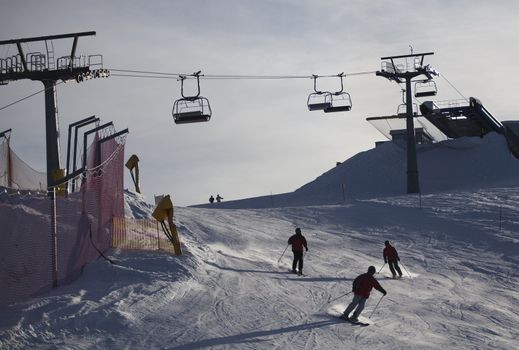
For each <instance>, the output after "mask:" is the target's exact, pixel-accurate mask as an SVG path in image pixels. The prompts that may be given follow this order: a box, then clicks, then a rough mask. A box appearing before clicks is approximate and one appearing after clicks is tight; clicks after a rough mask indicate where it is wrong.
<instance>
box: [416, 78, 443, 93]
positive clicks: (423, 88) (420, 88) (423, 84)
mask: <svg viewBox="0 0 519 350" xmlns="http://www.w3.org/2000/svg"><path fill="white" fill-rule="evenodd" d="M437 92H438V89H437V88H436V83H435V82H434V81H433V80H424V81H418V82H416V83H415V84H414V97H428V96H436V93H437Z"/></svg>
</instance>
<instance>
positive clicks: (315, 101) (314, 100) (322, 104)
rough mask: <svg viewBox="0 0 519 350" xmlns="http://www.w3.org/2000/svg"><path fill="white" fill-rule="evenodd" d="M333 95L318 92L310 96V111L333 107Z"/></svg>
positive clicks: (308, 102) (308, 103)
mask: <svg viewBox="0 0 519 350" xmlns="http://www.w3.org/2000/svg"><path fill="white" fill-rule="evenodd" d="M331 95H332V94H331V93H330V92H327V91H316V92H313V93H311V94H310V95H308V101H307V105H308V110H309V111H321V110H325V109H326V108H330V107H331V106H332V98H331Z"/></svg>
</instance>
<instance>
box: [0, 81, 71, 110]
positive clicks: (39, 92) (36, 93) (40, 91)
mask: <svg viewBox="0 0 519 350" xmlns="http://www.w3.org/2000/svg"><path fill="white" fill-rule="evenodd" d="M59 84H63V82H62V81H59V82H56V86H57V85H59ZM50 88H51V87H47V88H45V89H41V90H39V91H36V92H34V93H32V94H30V95H27V96H25V97H22V98H21V99H19V100H16V101H13V102H11V103H9V104H7V105H5V106H3V107H0V111H1V110H3V109H6V108H8V107H11V106H13V105H15V104H17V103H20V102H22V101H25V100H27V99H28V98H31V97H33V96H36V95H38V94H41V93H42V92H45V91H46V90H47V89H50Z"/></svg>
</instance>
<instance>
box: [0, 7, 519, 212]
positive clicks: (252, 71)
mask: <svg viewBox="0 0 519 350" xmlns="http://www.w3.org/2000/svg"><path fill="white" fill-rule="evenodd" d="M0 4H1V5H0V9H1V11H0V40H7V39H16V38H23V37H32V36H42V35H53V34H60V33H72V32H80V31H96V32H97V35H96V36H94V37H88V38H80V40H79V46H78V51H77V53H78V54H90V55H91V54H102V55H103V59H104V66H105V68H108V69H130V70H143V71H157V72H171V73H192V72H195V71H198V70H201V71H202V73H205V74H229V75H311V74H319V75H328V74H337V73H340V72H345V73H346V74H347V73H354V72H362V71H375V70H377V69H380V57H382V56H388V55H398V54H407V53H409V45H412V46H413V48H414V51H415V52H428V51H434V52H435V55H434V56H432V57H430V58H429V59H428V62H429V63H431V65H432V66H433V67H434V68H435V69H437V70H438V71H439V72H440V73H441V74H442V77H439V78H437V79H436V80H437V83H438V88H439V93H438V96H437V99H439V100H446V99H457V98H460V95H458V94H457V93H456V92H455V91H454V89H452V88H451V87H450V85H449V84H448V83H447V82H446V81H445V80H444V79H443V76H444V77H445V78H447V79H448V80H449V81H450V82H451V83H452V84H453V85H455V86H456V88H458V89H459V90H460V91H461V92H462V93H463V95H465V96H467V97H468V96H476V97H478V98H480V99H481V100H482V101H483V103H484V104H485V106H486V107H487V108H488V109H489V110H490V111H491V112H492V113H493V114H494V115H495V116H496V117H497V118H498V119H500V120H508V119H515V118H517V116H516V113H515V109H516V105H515V103H514V102H513V101H514V99H515V98H516V96H515V93H517V92H518V91H519V81H518V80H517V79H516V75H517V74H518V73H519V67H518V65H517V57H516V53H517V52H518V49H517V48H518V47H519V45H518V41H519V39H517V38H518V34H519V20H518V18H519V3H518V2H516V1H492V2H491V1H474V0H471V1H468V0H467V1H455V0H454V1H452V0H449V1H424V2H418V1H411V0H410V1H345V0H338V1H325V0H322V1H315V0H313V1H306V0H293V1H271V0H263V1H260V0H257V1H251V0H246V1H237V0H235V1H230V0H226V1H216V0H213V1H201V0H185V1H146V2H145V1H129V0H125V1H23V0H16V1H5V0H0ZM70 45H71V41H66V40H63V41H62V43H59V42H58V41H56V51H60V50H61V51H60V52H56V56H57V57H58V56H64V55H66V54H68V51H69V50H70ZM29 49H33V50H39V49H38V48H37V47H33V46H31V45H29V46H28V48H27V50H29ZM15 53H16V51H15V47H14V46H10V47H7V46H4V47H0V57H2V58H4V57H7V56H11V55H13V54H15ZM322 83H323V85H322V88H323V89H332V90H334V89H336V88H338V84H339V81H338V79H326V80H324V81H323V82H322ZM344 83H345V89H346V90H347V91H348V92H349V93H350V94H351V97H352V101H353V109H352V111H350V112H346V113H335V114H324V113H322V112H310V111H308V110H307V107H306V100H307V97H308V94H309V93H310V92H312V88H313V86H312V80H311V79H290V80H259V81H258V80H202V81H201V90H202V91H201V94H202V96H205V97H207V98H208V99H209V101H210V103H211V108H212V111H213V117H212V119H211V121H210V122H208V123H198V124H190V125H176V124H174V122H173V118H172V116H171V108H172V106H173V102H174V101H175V99H178V98H179V97H180V83H179V82H177V81H176V80H174V79H143V78H127V77H116V76H112V77H110V78H108V79H97V80H91V81H87V82H83V83H81V84H76V83H70V84H61V85H59V86H58V108H59V118H60V126H61V135H62V159H63V161H64V160H65V152H64V151H65V150H66V147H65V146H66V131H67V126H68V124H70V123H72V122H74V121H77V120H79V119H82V118H85V117H88V116H90V115H94V114H95V115H96V116H98V117H100V118H101V119H102V121H105V122H107V121H110V120H113V121H114V123H115V125H116V128H117V129H118V130H121V129H124V128H129V129H130V134H129V136H128V139H127V148H126V157H127V158H128V157H129V156H130V155H131V154H133V153H135V154H137V155H138V156H139V158H140V159H141V162H140V166H141V180H142V182H141V188H142V190H143V192H144V194H145V196H146V199H147V200H148V201H150V202H152V201H153V195H154V194H163V193H164V194H171V195H172V198H173V201H174V203H175V204H177V205H190V204H196V203H202V202H206V201H207V199H208V197H209V196H210V195H211V194H212V195H216V194H217V193H219V194H220V195H222V196H223V197H224V198H225V200H231V199H239V198H244V197H251V196H258V195H265V194H270V193H274V194H275V193H282V192H289V191H293V190H295V189H296V188H298V187H300V186H302V185H304V184H305V183H307V182H309V181H311V180H313V179H315V178H316V177H317V176H319V175H320V174H322V173H323V172H325V171H327V170H328V169H330V168H331V167H333V166H334V165H335V162H336V161H344V160H346V159H348V158H349V157H351V156H352V155H354V154H356V153H358V152H360V151H364V150H367V149H369V148H372V147H373V146H374V142H375V141H377V140H382V139H384V137H383V136H382V135H381V134H380V133H379V132H378V131H377V130H376V129H374V128H373V126H371V125H370V124H369V123H368V122H366V121H365V119H366V118H367V117H370V116H381V115H390V114H394V113H395V111H396V109H397V106H398V104H400V103H401V97H400V88H399V86H398V85H396V84H395V83H390V82H389V81H387V80H385V79H384V78H381V77H376V76H375V75H374V74H372V75H361V76H354V77H348V78H346V79H345V81H344ZM42 87H43V86H42V84H41V83H39V82H33V81H18V82H11V83H9V84H8V85H5V86H0V91H1V94H0V108H1V107H3V106H5V105H7V104H8V103H11V102H13V101H15V100H17V99H19V98H22V97H25V96H27V95H29V94H31V93H33V92H35V91H38V90H40V89H41V88H42ZM187 89H188V90H189V85H188V86H187ZM44 113H45V109H44V96H43V94H39V95H36V96H35V97H32V98H30V99H28V100H25V101H24V102H21V103H18V104H16V105H14V106H11V107H9V108H6V109H3V110H0V129H1V130H4V129H7V128H12V129H13V134H12V139H11V140H12V145H13V148H14V149H15V151H16V152H17V153H18V154H19V155H20V156H21V157H22V158H23V159H24V160H26V161H28V162H29V163H30V164H31V165H32V166H33V167H34V168H36V169H38V170H42V171H43V170H45V147H44V144H45V127H44ZM1 130H0V131H1ZM127 175H128V174H127ZM125 186H126V187H130V188H131V187H132V184H131V181H130V180H129V177H128V176H127V178H126V184H125Z"/></svg>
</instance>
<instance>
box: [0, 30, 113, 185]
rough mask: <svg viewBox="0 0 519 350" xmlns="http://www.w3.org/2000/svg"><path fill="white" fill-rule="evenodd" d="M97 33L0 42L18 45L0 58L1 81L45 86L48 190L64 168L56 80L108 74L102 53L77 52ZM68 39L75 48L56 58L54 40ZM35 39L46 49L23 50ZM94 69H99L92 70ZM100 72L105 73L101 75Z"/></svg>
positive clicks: (0, 44) (3, 82) (0, 82)
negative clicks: (86, 38) (81, 40)
mask: <svg viewBox="0 0 519 350" xmlns="http://www.w3.org/2000/svg"><path fill="white" fill-rule="evenodd" d="M95 34H96V32H94V31H90V32H79V33H70V34H59V35H49V36H39V37H32V38H22V39H11V40H3V41H0V46H4V45H16V47H17V51H18V53H17V54H16V55H14V56H11V57H5V58H0V84H1V85H6V84H8V83H9V82H10V81H16V80H21V79H30V80H37V81H41V82H42V83H43V86H44V87H45V131H46V143H47V146H46V156H47V186H48V188H49V189H50V188H51V187H52V186H53V185H55V184H56V183H57V179H55V178H54V177H53V174H56V173H59V172H62V171H63V170H62V169H61V165H60V144H59V129H58V115H57V106H56V82H57V81H58V80H62V81H69V80H77V81H79V79H78V77H97V76H99V77H105V76H108V75H109V74H107V73H106V72H105V70H103V69H102V66H103V61H102V56H101V55H90V56H77V55H76V49H77V43H78V40H79V38H80V37H84V36H93V35H95ZM67 38H69V39H72V48H71V50H70V52H69V54H68V55H65V56H61V57H58V58H57V59H56V61H55V60H54V49H53V45H52V42H53V40H58V39H67ZM35 42H40V43H44V44H45V51H44V52H28V53H27V52H25V51H24V50H23V48H22V44H27V43H35ZM92 68H98V69H97V70H92ZM101 71H102V73H99V74H98V72H101ZM49 193H51V191H49Z"/></svg>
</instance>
